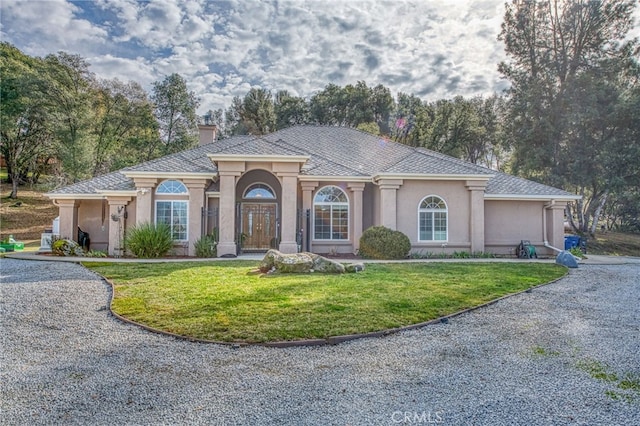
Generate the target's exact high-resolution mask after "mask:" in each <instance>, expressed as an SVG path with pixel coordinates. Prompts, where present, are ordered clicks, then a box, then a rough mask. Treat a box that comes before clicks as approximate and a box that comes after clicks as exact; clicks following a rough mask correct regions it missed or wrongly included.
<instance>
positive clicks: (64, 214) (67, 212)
mask: <svg viewBox="0 0 640 426" xmlns="http://www.w3.org/2000/svg"><path fill="white" fill-rule="evenodd" d="M56 204H57V205H58V211H59V216H60V238H67V239H69V240H73V241H77V240H78V206H79V205H80V202H79V201H78V200H59V199H58V200H56Z"/></svg>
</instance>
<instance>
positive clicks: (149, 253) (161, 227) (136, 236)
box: [125, 222, 173, 259]
mask: <svg viewBox="0 0 640 426" xmlns="http://www.w3.org/2000/svg"><path fill="white" fill-rule="evenodd" d="M125 246H126V247H127V249H128V250H129V251H131V253H133V254H134V255H135V256H136V257H140V258H144V259H150V258H157V257H162V256H164V255H166V254H167V253H168V252H169V250H171V247H172V246H173V239H172V238H171V229H169V226H168V225H166V224H164V223H159V224H157V225H154V224H152V223H148V222H146V223H141V224H139V225H136V226H134V227H133V228H132V229H131V230H129V231H128V233H127V236H126V238H125Z"/></svg>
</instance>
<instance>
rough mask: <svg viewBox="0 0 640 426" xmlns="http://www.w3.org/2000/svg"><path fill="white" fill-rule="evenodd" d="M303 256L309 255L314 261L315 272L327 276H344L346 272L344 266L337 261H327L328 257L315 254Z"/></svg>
mask: <svg viewBox="0 0 640 426" xmlns="http://www.w3.org/2000/svg"><path fill="white" fill-rule="evenodd" d="M302 254H307V255H309V256H310V257H311V259H313V270H314V272H322V273H325V274H344V272H345V269H344V265H343V264H342V263H339V262H336V261H335V260H331V259H327V258H326V257H323V256H320V255H319V254H314V253H302Z"/></svg>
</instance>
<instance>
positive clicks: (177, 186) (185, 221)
mask: <svg viewBox="0 0 640 426" xmlns="http://www.w3.org/2000/svg"><path fill="white" fill-rule="evenodd" d="M156 194H158V195H188V194H189V191H188V190H187V187H186V186H185V184H184V183H182V182H180V181H178V180H165V181H164V182H162V183H160V185H158V188H157V189H156ZM188 213H189V202H188V201H186V200H180V199H176V200H168V199H163V200H156V224H158V223H164V224H167V225H168V226H169V228H170V229H171V237H172V238H173V239H174V240H177V241H187V239H188V235H189V214H188Z"/></svg>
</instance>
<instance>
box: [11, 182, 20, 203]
mask: <svg viewBox="0 0 640 426" xmlns="http://www.w3.org/2000/svg"><path fill="white" fill-rule="evenodd" d="M19 182H20V179H16V178H13V179H11V194H10V195H9V198H13V199H16V198H18V183H19Z"/></svg>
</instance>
